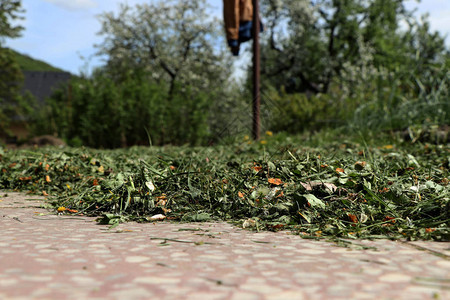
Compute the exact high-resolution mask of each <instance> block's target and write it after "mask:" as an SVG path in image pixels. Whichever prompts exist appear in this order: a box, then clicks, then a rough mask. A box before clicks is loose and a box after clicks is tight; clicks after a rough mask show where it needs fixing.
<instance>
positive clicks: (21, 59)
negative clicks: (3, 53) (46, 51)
mask: <svg viewBox="0 0 450 300" xmlns="http://www.w3.org/2000/svg"><path fill="white" fill-rule="evenodd" d="M11 51H12V54H13V59H14V60H15V61H16V63H17V64H18V65H19V67H20V69H21V70H22V71H55V72H64V71H63V70H61V69H59V68H56V67H53V66H52V65H49V64H48V63H46V62H44V61H42V60H38V59H34V58H32V57H30V56H28V55H25V54H21V53H19V52H17V51H14V50H11Z"/></svg>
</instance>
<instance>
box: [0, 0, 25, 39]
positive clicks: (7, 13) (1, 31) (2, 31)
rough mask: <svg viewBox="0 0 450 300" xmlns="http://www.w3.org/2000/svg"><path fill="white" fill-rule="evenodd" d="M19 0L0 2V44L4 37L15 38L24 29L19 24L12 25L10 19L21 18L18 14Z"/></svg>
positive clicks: (19, 10) (20, 5) (21, 10)
mask: <svg viewBox="0 0 450 300" xmlns="http://www.w3.org/2000/svg"><path fill="white" fill-rule="evenodd" d="M21 7H22V4H21V0H2V1H1V2H0V45H1V43H2V42H3V39H4V38H6V37H9V38H17V37H19V36H20V33H21V31H22V30H23V29H24V28H23V27H22V26H20V25H12V24H11V21H14V20H21V19H23V18H22V17H21V15H20V14H22V13H23V12H24V10H23V9H22V8H21Z"/></svg>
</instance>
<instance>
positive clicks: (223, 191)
mask: <svg viewBox="0 0 450 300" xmlns="http://www.w3.org/2000/svg"><path fill="white" fill-rule="evenodd" d="M267 134H269V135H270V133H267ZM269 135H268V136H267V137H266V139H265V140H263V141H261V142H260V143H254V142H248V141H242V142H235V143H234V144H233V145H229V146H217V147H207V148H193V147H150V148H148V147H147V148H142V147H140V148H139V147H135V148H130V149H127V150H113V151H111V150H110V151H105V150H103V151H98V150H92V149H84V148H81V149H71V148H66V149H62V150H61V149H54V148H47V149H29V150H21V151H10V150H6V149H3V150H1V149H0V151H1V152H0V153H1V156H0V159H1V165H2V166H3V167H2V170H1V172H0V174H1V175H0V188H1V189H20V190H30V191H32V192H34V193H38V194H41V195H42V194H44V195H49V197H50V199H51V201H52V203H53V204H54V207H55V211H56V209H57V208H59V211H60V212H61V211H62V212H65V213H73V214H85V215H93V216H102V218H100V221H101V222H103V223H106V224H110V225H113V226H114V225H116V224H118V222H124V221H129V220H136V221H139V222H149V221H152V219H151V217H152V216H154V215H157V214H163V215H164V216H166V217H167V218H168V219H170V220H177V221H207V220H219V219H220V220H227V221H233V222H236V223H237V224H240V225H242V226H244V227H249V228H253V229H255V230H267V229H268V230H279V229H291V230H294V231H296V232H298V233H299V234H301V235H302V236H304V237H312V238H316V237H321V236H326V237H333V236H334V237H345V238H392V239H396V238H408V239H435V240H449V238H450V235H449V234H450V232H449V225H450V224H449V220H450V215H449V208H450V201H449V200H450V198H449V196H450V193H449V192H450V190H449V180H448V178H449V169H450V165H449V163H450V160H449V157H450V147H449V146H448V144H447V145H446V146H444V145H433V144H427V143H419V142H416V143H414V144H408V143H404V144H402V143H396V144H393V145H392V144H384V143H382V142H381V141H378V145H379V146H377V147H374V146H368V145H367V144H359V143H355V142H351V141H350V140H342V142H340V143H336V142H324V141H322V140H315V141H314V138H313V140H311V141H310V143H309V144H311V145H313V144H314V143H317V142H318V143H319V144H321V146H320V147H309V146H305V142H304V139H302V138H300V137H299V138H286V137H276V136H269ZM341 137H342V136H341ZM375 143H376V141H375ZM375 143H371V144H375ZM300 145H302V146H300Z"/></svg>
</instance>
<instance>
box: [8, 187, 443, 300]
mask: <svg viewBox="0 0 450 300" xmlns="http://www.w3.org/2000/svg"><path fill="white" fill-rule="evenodd" d="M7 194H8V195H7V196H6V195H5V192H2V193H0V200H1V201H0V230H1V233H0V299H8V300H9V299H195V300H200V299H208V300H210V299H211V300H212V299H239V300H245V299H289V300H291V299H408V300H409V299H450V260H449V256H450V243H431V242H415V243H403V242H391V241H385V240H382V241H373V242H370V241H353V242H352V243H349V244H348V245H349V246H350V247H349V248H344V247H338V246H337V245H335V244H333V243H329V242H325V241H312V240H305V239H301V238H300V237H299V236H294V235H291V234H288V233H286V232H278V233H273V232H260V233H253V232H250V231H246V230H243V229H239V228H236V227H233V226H231V225H229V224H226V223H195V224H193V223H189V224H173V223H169V222H160V223H155V224H151V223H150V224H137V223H127V224H121V225H120V226H118V227H116V228H114V229H112V230H108V228H107V227H106V226H100V225H97V224H96V222H95V219H94V218H78V217H77V218H71V217H66V216H57V215H47V214H48V211H46V210H44V209H42V208H40V207H41V206H42V204H43V203H44V202H43V201H42V199H40V198H38V197H32V196H27V195H24V194H19V193H7ZM42 214H44V215H42Z"/></svg>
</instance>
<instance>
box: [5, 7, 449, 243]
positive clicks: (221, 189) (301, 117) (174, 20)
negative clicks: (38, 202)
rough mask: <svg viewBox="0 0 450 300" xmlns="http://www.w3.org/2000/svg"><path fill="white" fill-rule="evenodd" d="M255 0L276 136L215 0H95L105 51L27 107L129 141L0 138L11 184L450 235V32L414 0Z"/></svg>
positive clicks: (252, 220) (194, 216) (268, 223)
mask: <svg viewBox="0 0 450 300" xmlns="http://www.w3.org/2000/svg"><path fill="white" fill-rule="evenodd" d="M261 2H262V13H263V19H264V20H265V24H266V31H265V33H264V35H263V36H262V50H263V51H262V60H263V64H262V79H263V89H262V93H263V94H262V102H263V103H262V121H263V124H262V125H263V128H264V129H265V130H270V131H268V132H267V136H266V138H265V139H264V140H261V141H259V142H250V141H248V138H247V137H246V136H247V134H248V132H249V128H250V126H249V124H248V123H249V121H250V120H251V116H250V111H251V108H250V104H251V103H250V100H249V99H251V96H250V95H249V90H250V89H248V88H247V87H248V82H246V83H244V84H238V83H236V82H234V81H233V80H232V79H231V75H232V68H231V57H230V55H229V54H227V52H225V50H224V49H223V48H224V47H225V45H226V43H225V41H224V40H223V36H224V34H223V33H219V32H218V30H220V29H221V26H219V24H218V23H217V22H216V20H213V19H211V18H209V17H208V14H207V6H206V3H205V1H204V0H197V1H185V0H178V1H169V2H168V1H160V2H152V4H148V5H147V4H146V5H140V6H136V7H129V6H127V5H124V6H122V7H121V9H120V10H119V13H118V14H117V15H115V14H113V13H105V14H103V15H102V16H101V17H100V20H101V22H102V31H101V34H102V35H103V36H104V38H105V40H104V42H103V43H101V44H100V45H101V46H100V47H99V52H100V53H101V54H102V55H105V56H106V57H107V63H106V65H105V66H104V67H102V68H100V69H97V70H95V71H94V72H93V73H92V75H89V76H88V75H85V76H82V77H81V78H74V79H73V80H72V82H71V83H70V85H69V86H68V87H65V88H63V89H61V90H59V91H57V92H55V94H54V95H53V97H52V98H51V99H48V100H47V102H46V103H47V105H46V106H44V107H42V109H41V110H37V111H36V112H35V114H34V122H33V124H32V125H33V128H34V133H35V134H39V135H40V134H54V135H58V136H59V137H61V138H64V139H65V140H66V141H67V142H68V143H69V145H71V146H82V145H83V146H86V147H95V148H99V149H102V148H103V149H104V148H118V147H122V146H129V147H130V148H128V149H116V150H95V149H92V148H84V147H79V148H63V149H56V148H44V149H28V150H15V151H12V150H7V149H2V148H0V162H1V172H0V189H18V190H30V191H31V192H34V193H38V194H43V195H45V196H49V197H50V200H51V201H52V203H53V204H54V207H55V210H56V209H58V211H59V212H60V213H67V214H69V213H72V214H85V215H94V216H100V219H99V220H100V222H102V223H105V224H109V225H111V226H115V225H117V224H118V223H119V222H123V221H128V220H136V221H140V222H148V221H152V217H153V216H155V215H158V214H160V215H163V216H164V217H166V218H167V219H171V220H178V221H206V220H219V219H220V220H227V221H232V222H236V223H238V224H240V225H242V226H243V227H246V228H253V229H255V230H262V229H268V230H279V229H291V230H294V231H296V232H298V233H299V234H301V235H302V236H303V237H308V238H319V237H323V236H327V237H345V238H393V239H396V238H408V239H434V240H441V241H443V240H445V241H448V240H449V220H450V215H449V211H450V202H449V168H450V166H449V164H450V148H449V124H450V102H449V101H448V99H449V96H450V95H449V90H450V88H449V83H450V82H449V81H450V71H449V66H450V56H449V51H448V49H447V48H446V47H445V44H444V40H443V38H442V37H441V36H440V35H439V34H438V33H434V32H430V29H429V25H428V23H427V21H426V19H422V20H420V21H419V20H416V19H415V18H414V17H413V14H412V13H411V12H409V11H407V10H406V9H405V8H404V5H403V2H404V1H397V0H370V1H363V2H361V1H356V0H351V1H331V0H319V1H313V2H311V1H306V0H295V1H294V0H286V1H275V0H262V1H261ZM180 16H183V17H180ZM401 22H403V23H404V24H408V25H407V26H408V27H407V28H406V29H403V30H402V29H401V27H400V25H399V24H400V23H401ZM220 45H223V46H224V47H220ZM0 54H1V53H0ZM0 57H1V56H0ZM9 57H10V56H9ZM11 63H13V61H11ZM15 66H16V67H15V68H16V69H17V64H15ZM9 69H10V70H13V69H14V68H13V67H11V68H9ZM248 78H250V77H248ZM247 81H249V80H247ZM0 82H1V81H0ZM272 131H273V132H274V133H275V134H272ZM338 141H339V142H338ZM136 145H149V146H150V147H146V148H144V147H132V146H136ZM168 145H170V146H168ZM175 145H178V146H175ZM188 145H189V146H188ZM211 145H212V146H211ZM194 146H195V147H194ZM199 146H204V147H199ZM205 146H208V147H205Z"/></svg>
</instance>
